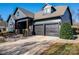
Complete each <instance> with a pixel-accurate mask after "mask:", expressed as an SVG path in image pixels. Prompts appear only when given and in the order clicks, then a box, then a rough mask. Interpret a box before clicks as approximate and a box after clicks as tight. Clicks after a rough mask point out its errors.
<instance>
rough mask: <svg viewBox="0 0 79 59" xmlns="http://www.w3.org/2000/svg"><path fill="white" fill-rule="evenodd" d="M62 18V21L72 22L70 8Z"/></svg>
mask: <svg viewBox="0 0 79 59" xmlns="http://www.w3.org/2000/svg"><path fill="white" fill-rule="evenodd" d="M61 18H62V23H70V24H71V19H70V13H69V11H68V9H67V10H66V12H65V14H64V15H63V16H62V17H61Z"/></svg>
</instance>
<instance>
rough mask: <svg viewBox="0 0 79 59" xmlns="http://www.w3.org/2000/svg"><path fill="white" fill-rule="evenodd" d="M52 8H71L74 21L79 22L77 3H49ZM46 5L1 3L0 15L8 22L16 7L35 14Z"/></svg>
mask: <svg viewBox="0 0 79 59" xmlns="http://www.w3.org/2000/svg"><path fill="white" fill-rule="evenodd" d="M49 4H51V5H52V6H63V5H66V6H69V8H70V11H71V13H72V18H73V21H75V22H79V17H78V16H79V4H77V3H49ZM44 5H45V3H0V15H1V17H2V18H3V20H5V21H6V20H7V19H8V16H9V15H10V14H12V13H13V12H14V11H15V9H16V7H21V8H25V9H27V10H29V11H31V12H33V13H36V12H38V11H40V10H41V8H42V7H43V6H44Z"/></svg>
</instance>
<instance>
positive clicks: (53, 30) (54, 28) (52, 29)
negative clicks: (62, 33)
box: [46, 24, 59, 36]
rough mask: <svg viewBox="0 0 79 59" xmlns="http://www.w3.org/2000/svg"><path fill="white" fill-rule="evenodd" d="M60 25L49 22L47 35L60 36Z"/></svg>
mask: <svg viewBox="0 0 79 59" xmlns="http://www.w3.org/2000/svg"><path fill="white" fill-rule="evenodd" d="M58 31H59V26H58V24H48V25H46V35H48V36H58Z"/></svg>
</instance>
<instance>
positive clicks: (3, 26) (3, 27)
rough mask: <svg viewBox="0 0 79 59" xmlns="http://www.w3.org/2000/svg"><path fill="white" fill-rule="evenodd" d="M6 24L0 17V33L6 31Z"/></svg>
mask: <svg viewBox="0 0 79 59" xmlns="http://www.w3.org/2000/svg"><path fill="white" fill-rule="evenodd" d="M6 25H7V24H6V22H5V21H3V19H1V18H0V34H1V33H5V32H6V31H7V29H6Z"/></svg>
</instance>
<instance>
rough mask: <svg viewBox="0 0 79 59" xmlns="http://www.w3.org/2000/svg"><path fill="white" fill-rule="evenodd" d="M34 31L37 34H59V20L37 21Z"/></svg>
mask: <svg viewBox="0 0 79 59" xmlns="http://www.w3.org/2000/svg"><path fill="white" fill-rule="evenodd" d="M50 22H51V21H50ZM34 31H35V34H36V35H47V36H58V35H59V22H56V23H49V22H36V23H35V25H34Z"/></svg>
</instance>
